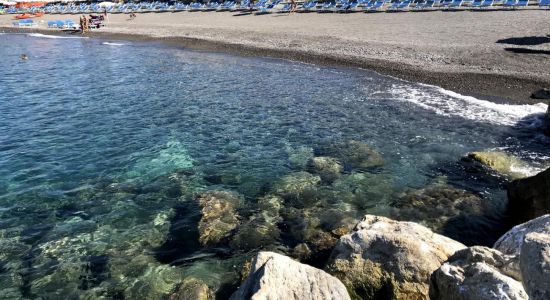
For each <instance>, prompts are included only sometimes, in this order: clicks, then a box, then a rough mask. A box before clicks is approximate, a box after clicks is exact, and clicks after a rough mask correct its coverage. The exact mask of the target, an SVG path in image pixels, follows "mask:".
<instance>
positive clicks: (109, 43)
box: [101, 42, 126, 46]
mask: <svg viewBox="0 0 550 300" xmlns="http://www.w3.org/2000/svg"><path fill="white" fill-rule="evenodd" d="M101 45H109V46H124V45H126V44H122V43H112V42H103V43H101Z"/></svg>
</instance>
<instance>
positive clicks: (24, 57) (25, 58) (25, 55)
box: [20, 54, 29, 60]
mask: <svg viewBox="0 0 550 300" xmlns="http://www.w3.org/2000/svg"><path fill="white" fill-rule="evenodd" d="M20 57H21V60H27V59H29V57H28V56H27V54H21V56H20Z"/></svg>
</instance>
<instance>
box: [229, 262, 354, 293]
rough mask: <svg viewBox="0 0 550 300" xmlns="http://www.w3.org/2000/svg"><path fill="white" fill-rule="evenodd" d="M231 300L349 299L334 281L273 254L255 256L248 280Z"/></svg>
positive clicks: (344, 288) (340, 285)
mask: <svg viewBox="0 0 550 300" xmlns="http://www.w3.org/2000/svg"><path fill="white" fill-rule="evenodd" d="M230 299H231V300H241V299H242V300H245V299H246V300H248V299H269V300H278V299H280V300H292V299H296V300H298V299H299V300H307V299H334V300H346V299H350V297H349V295H348V293H347V291H346V287H345V286H344V285H343V284H342V282H340V280H338V279H336V278H335V277H333V276H331V275H329V274H327V273H325V272H324V271H322V270H319V269H316V268H314V267H311V266H308V265H304V264H301V263H299V262H296V261H294V260H292V259H291V258H289V257H286V256H284V255H280V254H277V253H273V252H259V253H258V255H257V256H256V259H255V260H254V262H253V263H252V268H251V270H250V274H249V275H248V278H247V279H246V280H245V281H244V282H243V284H242V285H241V286H240V287H239V289H238V290H237V291H236V292H235V293H234V294H233V295H232V296H231V298H230Z"/></svg>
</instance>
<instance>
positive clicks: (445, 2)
mask: <svg viewBox="0 0 550 300" xmlns="http://www.w3.org/2000/svg"><path fill="white" fill-rule="evenodd" d="M451 2H453V0H441V1H439V6H438V7H440V8H447V7H448V6H449V5H450V4H451Z"/></svg>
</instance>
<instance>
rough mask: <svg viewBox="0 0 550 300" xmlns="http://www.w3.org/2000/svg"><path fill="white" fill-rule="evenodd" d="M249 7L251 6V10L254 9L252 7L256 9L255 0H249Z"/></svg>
mask: <svg viewBox="0 0 550 300" xmlns="http://www.w3.org/2000/svg"><path fill="white" fill-rule="evenodd" d="M248 8H249V10H250V11H252V9H254V0H250V1H248Z"/></svg>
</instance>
